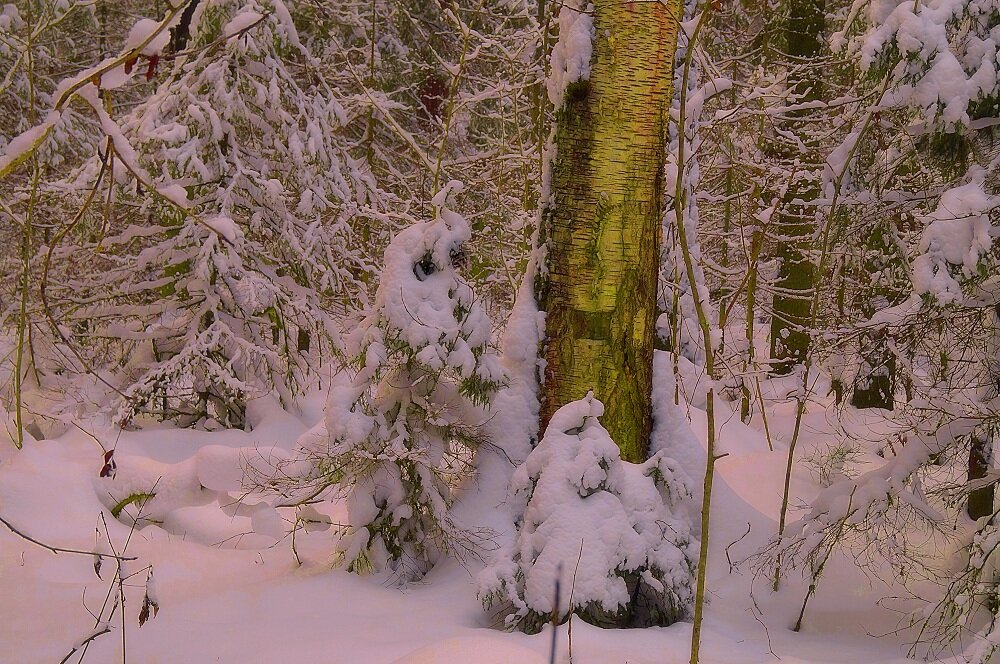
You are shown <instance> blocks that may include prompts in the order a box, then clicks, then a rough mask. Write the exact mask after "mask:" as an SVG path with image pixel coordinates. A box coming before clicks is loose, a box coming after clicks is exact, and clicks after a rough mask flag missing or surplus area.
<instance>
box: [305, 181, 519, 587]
mask: <svg viewBox="0 0 1000 664" xmlns="http://www.w3.org/2000/svg"><path fill="white" fill-rule="evenodd" d="M461 190H462V183H460V182H457V181H451V182H449V183H448V184H447V185H446V186H445V187H444V189H442V190H441V191H440V192H439V193H438V194H437V195H436V196H435V197H434V199H433V200H432V204H433V205H434V207H435V209H436V210H437V215H436V217H435V218H434V219H433V220H430V221H425V222H420V223H417V224H414V225H413V226H410V227H409V228H407V229H405V230H403V231H402V232H400V233H399V234H398V235H397V236H396V237H395V238H394V239H393V241H392V242H391V243H390V245H389V247H388V248H387V249H386V251H385V267H384V269H383V272H382V277H381V281H380V283H379V287H378V290H377V292H376V296H375V302H374V304H373V306H372V307H371V309H370V311H369V313H368V315H367V316H366V317H365V318H364V320H363V321H362V322H361V324H360V326H359V327H358V329H357V330H356V331H355V332H354V334H353V335H351V338H350V339H349V340H348V341H349V343H352V344H355V347H356V349H357V351H358V355H357V358H358V360H357V362H358V367H359V371H358V373H357V375H356V376H355V378H354V380H353V382H352V383H351V384H350V385H346V386H340V387H337V388H334V389H333V390H332V392H331V395H330V398H329V401H328V403H327V411H326V417H325V421H324V422H323V423H322V424H321V425H319V427H317V428H316V429H314V430H312V431H311V432H309V433H307V434H306V435H305V436H304V437H303V439H302V440H301V441H300V445H301V446H302V448H303V451H304V452H305V454H306V455H307V456H309V457H310V458H312V459H314V460H315V464H314V469H313V471H312V475H311V476H310V477H309V481H310V482H312V483H315V484H317V485H318V486H319V487H320V490H323V488H325V487H327V486H332V485H336V486H337V487H338V488H340V489H342V490H343V491H344V493H345V494H346V506H347V511H348V524H347V525H346V527H345V529H344V530H343V532H342V536H341V540H340V542H339V550H340V551H341V553H342V554H343V561H344V564H345V566H346V567H347V569H349V570H350V571H353V572H359V573H363V572H367V571H373V570H374V571H381V570H384V569H391V570H393V571H395V572H396V573H398V574H399V575H400V577H401V578H403V579H407V578H410V579H412V578H417V577H419V576H421V575H422V574H423V573H424V572H426V571H427V569H429V567H430V566H431V565H433V563H434V562H435V560H436V559H437V558H438V557H439V555H440V554H442V553H446V552H452V553H458V554H461V553H463V552H469V551H471V550H472V549H473V548H474V546H475V541H474V539H475V536H476V535H475V533H474V532H473V531H471V530H466V529H463V528H462V527H460V526H459V525H457V524H456V523H455V522H454V520H453V518H452V515H451V511H450V507H451V504H452V502H453V499H454V497H455V491H456V489H457V488H458V486H459V484H460V483H461V481H462V480H463V479H466V478H467V477H468V476H469V475H470V474H471V472H472V468H473V461H474V454H475V450H476V447H477V446H478V445H479V443H480V442H481V441H482V436H481V434H479V432H478V430H477V429H478V428H477V426H476V424H475V423H476V422H485V421H486V419H487V416H486V414H485V413H484V408H485V407H486V406H488V405H489V403H490V400H491V399H492V396H493V394H494V393H495V392H496V390H497V389H498V388H499V387H500V386H501V384H502V382H503V380H504V377H503V372H502V370H501V368H500V365H499V364H498V362H497V359H496V356H495V355H494V354H493V353H492V352H491V350H490V348H489V344H490V337H491V326H490V320H489V318H488V317H487V315H486V313H485V312H484V310H483V309H482V307H481V306H480V304H479V302H478V301H477V300H476V297H475V293H474V292H473V291H472V289H471V288H470V287H469V285H468V284H467V283H466V282H465V281H463V280H462V279H461V278H460V277H459V275H458V273H457V271H456V267H457V265H458V264H459V263H460V262H461V260H462V258H463V245H464V244H465V243H466V242H467V241H468V240H469V237H470V230H469V225H468V222H466V220H465V219H464V218H463V217H462V216H461V215H459V214H457V213H455V212H453V211H452V210H450V209H448V207H447V202H448V201H447V199H448V197H449V195H450V194H451V193H452V192H456V193H457V192H460V191H461Z"/></svg>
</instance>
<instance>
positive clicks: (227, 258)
mask: <svg viewBox="0 0 1000 664" xmlns="http://www.w3.org/2000/svg"><path fill="white" fill-rule="evenodd" d="M190 30H191V37H190V40H189V51H190V53H185V54H184V55H182V56H180V57H178V58H177V59H176V60H174V61H173V62H174V64H173V68H172V69H171V70H170V71H169V72H168V74H167V76H166V78H165V80H163V81H162V82H161V83H160V85H159V86H158V87H157V89H156V91H155V92H154V93H153V94H152V95H151V96H150V97H149V99H147V100H146V101H145V102H143V103H142V104H140V105H139V106H138V107H137V108H136V109H135V110H134V111H133V112H131V113H130V114H129V115H128V116H126V117H125V118H124V120H123V121H122V122H121V135H122V137H123V140H124V139H125V138H127V140H128V141H130V142H131V143H132V145H134V146H135V155H133V156H134V159H135V162H136V164H138V165H141V167H143V168H144V169H146V170H148V171H149V174H150V178H151V179H152V180H153V181H154V182H155V183H156V184H157V185H160V184H162V187H161V188H166V187H169V188H171V190H172V191H173V192H174V193H175V194H176V196H150V195H149V194H148V192H147V191H146V190H145V188H144V187H137V186H136V185H135V183H134V182H133V181H132V180H131V178H129V177H128V174H127V173H126V172H125V169H124V168H122V165H120V164H117V163H116V164H115V171H114V173H115V175H116V177H117V176H119V175H120V176H121V178H120V179H121V182H120V186H119V187H118V188H117V189H116V191H115V195H114V199H117V201H118V202H120V203H121V204H122V206H121V211H122V213H123V214H122V217H123V218H124V219H125V221H126V223H127V224H128V225H126V226H125V227H124V228H123V229H122V228H116V229H114V230H116V231H118V232H117V233H116V234H114V235H112V236H111V237H107V238H105V239H104V240H103V241H102V242H100V243H98V245H96V247H94V249H93V250H94V252H96V253H97V258H98V260H99V261H101V264H109V265H111V267H110V269H109V270H108V271H107V272H105V273H102V274H100V275H99V277H98V278H96V279H95V278H93V277H92V278H91V279H90V280H88V281H87V282H86V284H85V286H86V287H89V288H91V289H94V290H98V289H100V290H101V292H102V293H103V292H107V291H108V290H110V291H111V292H112V293H115V294H116V295H117V294H119V293H122V294H127V295H128V300H127V301H125V302H119V303H118V304H119V305H120V306H115V307H108V306H105V307H103V308H102V309H101V310H100V311H97V312H95V311H90V310H87V311H82V312H79V314H78V315H87V316H89V317H91V318H92V319H93V322H94V324H95V325H96V327H97V332H92V335H93V336H96V337H106V338H108V339H111V340H112V343H113V342H114V340H116V339H119V338H121V337H122V336H123V335H122V334H121V332H120V330H122V329H126V330H128V333H127V335H124V337H125V338H126V339H129V340H131V342H127V343H126V344H125V345H124V348H123V349H122V351H121V354H122V356H123V358H124V359H123V362H122V364H123V365H124V367H125V368H124V370H123V371H121V374H122V375H121V377H120V381H121V384H122V391H123V392H124V394H125V398H124V399H122V400H121V403H120V405H119V409H118V418H119V419H120V420H122V421H128V420H130V419H131V418H133V417H134V416H135V415H137V414H139V413H140V412H153V413H157V414H160V415H161V416H163V417H180V418H182V419H183V420H184V421H186V422H196V421H199V420H200V419H202V418H205V417H212V418H214V419H216V420H218V421H220V422H222V423H223V424H227V425H230V426H241V425H242V424H243V419H244V418H243V412H244V406H245V403H246V401H247V399H249V398H252V397H255V396H259V395H261V394H267V393H274V394H276V395H277V396H278V397H279V398H280V399H281V400H282V403H283V404H284V405H285V406H289V405H290V404H291V403H292V401H293V398H294V396H295V394H296V393H297V391H298V389H299V386H300V384H301V382H302V379H303V376H304V375H305V374H306V373H307V372H308V370H309V363H310V361H311V360H312V359H315V358H316V357H317V353H318V351H320V350H321V348H320V347H321V346H324V348H323V349H322V350H326V351H329V350H330V349H331V348H332V350H333V351H334V353H337V352H339V350H340V348H339V339H338V331H337V329H336V325H335V324H334V322H333V319H332V317H331V316H330V314H329V311H330V310H331V309H335V310H342V309H344V308H345V304H344V303H345V302H347V301H357V300H359V299H361V300H363V291H364V284H363V276H364V275H365V274H367V272H368V271H369V267H368V262H367V260H366V259H365V258H363V256H362V254H363V252H361V251H358V250H355V249H352V248H351V245H352V240H351V237H352V231H351V224H352V223H354V222H355V221H356V218H358V217H364V216H366V215H367V214H368V213H369V212H370V211H371V205H372V203H371V201H372V200H374V199H375V198H377V194H376V193H375V187H374V184H373V181H372V179H371V177H370V175H369V174H368V173H367V170H366V169H365V168H363V167H361V166H360V165H359V164H357V163H356V162H354V161H353V160H352V159H351V158H350V157H349V156H348V155H347V154H346V151H345V149H344V146H343V145H342V144H341V143H340V142H338V141H342V140H343V127H342V124H343V123H344V122H346V121H347V118H346V116H345V114H344V113H343V110H342V109H341V107H340V106H339V104H338V103H337V101H336V100H335V99H334V98H333V93H332V92H331V91H330V90H329V89H327V88H325V87H324V86H323V85H322V84H320V83H317V82H316V81H314V80H312V79H311V77H307V76H303V75H302V74H301V72H302V71H303V70H305V71H308V69H309V68H310V67H312V66H314V65H316V62H315V61H314V59H313V58H312V56H311V54H310V53H309V51H308V49H306V47H305V46H304V45H303V44H302V43H301V41H300V40H299V37H298V34H297V32H296V29H295V26H294V25H293V23H292V20H291V17H290V14H289V12H288V10H287V8H286V7H285V5H284V4H283V3H282V2H281V0H253V1H251V2H235V1H233V0H214V1H212V2H201V3H200V4H198V6H197V8H196V9H195V11H194V13H193V15H192V18H191V26H190ZM118 152H119V153H121V152H122V151H120V150H119V151H118ZM119 158H120V160H121V161H123V162H127V160H126V159H125V155H122V154H119ZM124 165H125V166H126V167H128V163H124ZM129 170H131V167H129ZM84 175H85V176H86V175H87V172H86V171H85V173H84ZM178 200H180V204H178V202H177V201H178ZM185 207H186V208H187V209H184V208H185ZM136 211H137V212H136ZM123 299H124V296H123ZM136 300H138V301H140V303H141V304H142V306H138V307H137V306H135V303H136ZM98 316H99V317H103V320H100V319H98V318H97V317H98ZM102 323H103V325H102ZM116 330H118V331H119V332H116ZM327 341H329V342H330V343H329V344H325V342H327ZM130 344H131V345H130ZM326 354H327V356H329V354H330V353H329V352H327V353H326ZM126 360H127V361H126Z"/></svg>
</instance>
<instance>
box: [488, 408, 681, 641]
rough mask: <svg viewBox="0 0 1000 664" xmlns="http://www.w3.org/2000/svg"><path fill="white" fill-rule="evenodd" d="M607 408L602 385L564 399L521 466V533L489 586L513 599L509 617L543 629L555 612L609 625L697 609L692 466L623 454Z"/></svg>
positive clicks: (516, 484)
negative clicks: (690, 516) (596, 392)
mask: <svg viewBox="0 0 1000 664" xmlns="http://www.w3.org/2000/svg"><path fill="white" fill-rule="evenodd" d="M603 413H604V405H603V404H602V403H601V402H600V401H598V400H597V399H595V398H594V396H593V393H590V394H588V395H587V397H586V398H584V399H581V400H579V401H574V402H572V403H569V404H567V405H565V406H563V407H562V408H560V409H559V410H558V411H556V413H555V414H554V415H553V416H552V420H551V421H550V423H549V426H548V429H547V430H546V432H545V435H544V437H543V438H542V441H541V442H540V443H539V444H538V446H537V447H536V448H535V449H534V450H533V451H532V452H531V454H530V455H528V458H527V459H526V460H525V462H524V463H523V464H522V465H521V466H520V467H519V468H518V469H517V471H515V473H514V478H513V482H512V492H513V495H514V501H515V504H514V513H515V517H516V518H517V521H518V531H519V532H518V535H517V537H516V539H515V541H514V542H513V544H512V545H511V547H510V548H508V549H506V550H504V551H500V552H499V553H498V555H497V557H496V561H495V562H494V563H493V565H492V566H491V567H489V568H487V569H486V570H485V571H484V572H483V573H482V575H481V576H480V590H479V594H480V597H481V598H482V600H483V602H484V604H485V605H486V606H487V607H490V606H492V605H494V604H500V605H508V604H509V605H510V607H511V608H512V612H511V613H510V615H509V616H508V617H507V619H506V620H507V624H508V626H511V627H517V628H519V629H522V630H524V631H526V632H537V631H538V630H540V629H541V626H542V625H543V624H544V623H546V622H548V621H549V620H550V619H551V617H552V615H553V613H554V612H555V613H556V614H557V615H558V617H559V620H560V622H561V621H563V620H565V619H566V618H568V616H569V615H570V613H576V614H577V615H579V616H580V617H582V618H583V619H584V620H586V621H587V622H590V623H593V624H596V625H601V626H622V625H630V626H648V625H665V624H670V623H672V622H675V621H677V620H679V619H681V618H684V617H685V616H686V615H687V613H688V609H689V605H690V603H691V599H692V593H691V585H690V583H691V579H692V577H693V572H692V571H693V569H694V567H695V564H696V562H695V557H696V548H697V547H696V546H695V545H693V544H692V538H691V534H690V529H689V526H688V523H687V521H686V520H685V519H683V518H680V517H679V516H677V515H675V514H674V505H675V504H676V502H677V500H678V499H680V498H681V497H682V495H686V494H687V488H686V486H685V485H684V483H683V481H682V479H681V478H682V476H683V475H682V473H681V472H680V471H679V469H678V468H677V467H676V465H675V463H674V462H673V461H672V460H671V459H669V458H668V457H666V456H665V455H664V454H663V453H662V452H658V453H656V454H654V455H653V456H652V457H651V458H650V459H649V460H648V461H646V462H645V463H642V464H631V463H628V462H625V461H622V459H621V456H620V454H619V449H618V446H617V445H615V442H614V441H613V440H611V437H610V435H609V434H608V432H607V430H606V429H605V428H604V427H603V426H601V424H600V422H599V421H598V418H599V417H600V416H601V415H602V414H603ZM557 583H558V585H559V588H560V592H559V606H558V607H555V606H554V603H555V597H556V586H557Z"/></svg>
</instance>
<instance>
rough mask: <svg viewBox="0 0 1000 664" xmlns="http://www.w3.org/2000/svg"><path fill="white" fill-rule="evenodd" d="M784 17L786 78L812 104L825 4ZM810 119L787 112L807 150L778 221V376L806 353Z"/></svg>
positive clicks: (799, 0)
mask: <svg viewBox="0 0 1000 664" xmlns="http://www.w3.org/2000/svg"><path fill="white" fill-rule="evenodd" d="M788 12H789V13H788V18H787V19H786V20H787V24H786V29H785V54H784V55H785V57H786V59H787V61H788V63H789V64H790V65H791V67H792V69H791V71H790V73H789V78H790V80H791V83H792V85H793V89H794V90H795V92H796V94H798V95H800V101H803V102H808V101H814V100H817V99H820V98H821V97H822V95H821V91H820V84H821V82H820V80H819V78H818V77H819V76H820V75H821V71H820V69H819V68H818V67H815V66H810V60H813V59H815V58H816V57H817V56H819V55H820V54H821V52H822V49H823V32H824V30H825V27H826V20H825V17H826V0H791V2H789V3H788ZM809 116H810V112H809V111H808V110H800V111H795V112H792V113H789V114H788V118H787V124H788V126H787V127H786V128H785V129H786V131H790V132H792V133H794V134H796V135H797V136H799V137H800V139H801V140H802V142H803V144H804V145H805V147H806V151H805V153H804V154H798V155H795V157H796V158H797V159H796V160H797V161H799V162H800V165H798V166H796V171H797V172H798V175H797V177H796V181H795V183H794V184H793V185H792V186H790V187H789V189H788V194H787V196H786V199H785V202H784V204H783V205H782V206H781V208H780V210H779V214H778V219H777V230H778V233H779V234H780V240H779V242H778V246H777V252H776V253H777V257H778V261H779V268H778V281H777V283H776V284H775V295H774V315H773V316H772V318H771V360H772V363H771V368H772V371H773V372H774V373H776V374H787V373H790V372H791V371H792V369H793V368H794V367H795V366H796V365H798V364H802V363H804V362H805V360H806V355H807V353H808V352H809V328H810V327H811V323H812V315H811V314H812V312H811V302H812V289H813V285H814V282H815V279H816V275H815V271H816V270H815V266H814V265H813V263H812V260H811V259H810V258H809V255H808V250H809V247H810V245H811V243H812V242H811V241H812V234H813V230H814V229H815V227H816V223H815V209H816V208H815V207H814V206H813V205H811V204H810V201H811V200H812V199H814V198H816V197H817V195H818V194H819V189H818V186H817V183H816V181H815V180H814V179H813V178H811V177H810V176H809V171H812V172H815V171H817V170H818V163H819V162H820V158H819V156H818V151H817V150H816V149H815V147H816V146H815V145H811V143H812V142H813V141H812V140H811V137H810V136H809V133H810V127H809V119H810V117H809ZM789 156H791V155H789ZM802 162H804V163H802ZM803 167H804V170H805V171H806V172H805V173H803V172H802V171H803Z"/></svg>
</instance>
